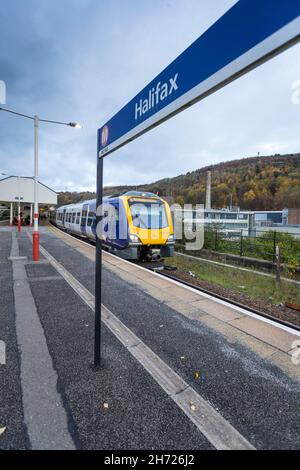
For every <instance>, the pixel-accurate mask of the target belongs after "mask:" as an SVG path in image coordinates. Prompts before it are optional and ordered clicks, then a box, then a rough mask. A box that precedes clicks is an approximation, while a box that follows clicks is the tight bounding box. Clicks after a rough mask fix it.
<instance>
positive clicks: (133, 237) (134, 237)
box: [129, 234, 140, 243]
mask: <svg viewBox="0 0 300 470" xmlns="http://www.w3.org/2000/svg"><path fill="white" fill-rule="evenodd" d="M129 237H130V240H131V241H132V242H133V243H140V239H139V237H138V236H137V235H134V234H130V235H129Z"/></svg>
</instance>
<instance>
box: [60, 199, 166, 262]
mask: <svg viewBox="0 0 300 470" xmlns="http://www.w3.org/2000/svg"><path fill="white" fill-rule="evenodd" d="M51 221H52V223H53V224H54V225H56V226H57V227H59V228H61V229H63V230H66V231H67V232H70V233H73V234H76V235H79V236H81V237H85V238H88V239H90V240H95V239H96V199H93V200H90V201H84V202H81V203H78V204H70V205H67V206H62V207H59V208H58V209H57V210H56V211H54V212H53V214H52V217H51ZM102 240H103V246H104V248H105V249H106V250H108V251H111V252H114V253H115V254H117V255H118V256H120V257H122V258H124V259H129V260H148V261H150V260H153V259H159V258H160V257H164V258H165V257H170V256H173V254H174V229H173V221H172V215H171V210H170V207H169V205H168V203H167V202H166V201H164V200H163V199H161V198H160V197H158V196H157V195H156V194H153V193H149V192H139V191H127V192H125V193H122V194H116V195H112V196H108V197H105V198H103V221H102Z"/></svg>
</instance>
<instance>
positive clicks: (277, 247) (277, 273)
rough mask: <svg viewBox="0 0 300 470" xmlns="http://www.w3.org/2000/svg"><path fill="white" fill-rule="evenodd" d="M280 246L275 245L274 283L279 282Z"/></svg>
mask: <svg viewBox="0 0 300 470" xmlns="http://www.w3.org/2000/svg"><path fill="white" fill-rule="evenodd" d="M280 258H281V256H280V245H276V281H277V282H280V263H281V259H280Z"/></svg>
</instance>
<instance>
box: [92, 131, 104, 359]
mask: <svg viewBox="0 0 300 470" xmlns="http://www.w3.org/2000/svg"><path fill="white" fill-rule="evenodd" d="M98 142H99V133H98ZM98 146H99V144H98ZM102 201H103V158H98V159H97V204H96V272H95V332H94V333H95V342H94V364H95V366H100V362H101V305H102V234H101V237H99V236H98V234H99V231H100V229H99V227H100V224H101V221H102V217H101V215H100V214H99V207H102ZM101 232H102V227H101Z"/></svg>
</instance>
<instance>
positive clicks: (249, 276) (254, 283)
mask: <svg viewBox="0 0 300 470" xmlns="http://www.w3.org/2000/svg"><path fill="white" fill-rule="evenodd" d="M172 265H174V266H176V267H177V268H178V269H179V270H180V271H185V272H189V271H191V272H192V273H193V274H195V276H196V277H197V278H198V279H201V280H204V281H207V282H211V283H212V284H216V285H219V286H221V287H225V288H228V289H232V290H233V291H235V292H239V293H242V294H246V295H248V296H249V297H251V298H253V299H258V300H264V301H265V302H267V303H269V304H279V303H285V302H290V303H296V304H298V305H300V286H298V285H295V284H292V283H289V282H286V281H281V282H280V283H277V282H276V280H275V279H273V278H269V277H266V276H260V275H258V274H254V273H250V272H246V271H240V270H239V269H235V268H229V267H225V266H218V265H213V264H211V263H208V262H207V261H205V260H203V259H201V260H199V261H198V260H192V259H189V258H184V257H183V256H179V255H175V256H174V257H173V258H172Z"/></svg>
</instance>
